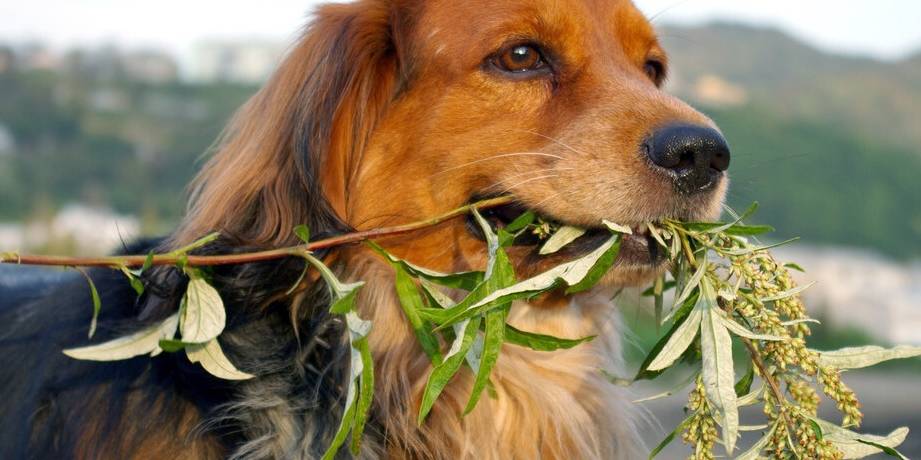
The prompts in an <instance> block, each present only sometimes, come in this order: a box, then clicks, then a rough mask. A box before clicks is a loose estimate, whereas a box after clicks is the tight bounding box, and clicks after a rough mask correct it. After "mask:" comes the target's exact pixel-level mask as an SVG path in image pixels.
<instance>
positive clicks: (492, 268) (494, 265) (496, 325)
mask: <svg viewBox="0 0 921 460" xmlns="http://www.w3.org/2000/svg"><path fill="white" fill-rule="evenodd" d="M473 214H474V217H475V218H476V220H477V223H479V224H480V228H482V230H483V234H484V235H485V236H486V242H487V252H488V262H487V267H486V275H485V276H486V279H485V280H484V281H483V283H484V284H485V285H486V291H484V292H485V293H492V292H495V291H497V290H499V289H501V288H505V287H508V286H510V285H512V284H515V269H514V268H513V267H512V263H511V261H509V259H508V255H506V253H505V251H504V250H502V248H501V247H500V244H499V240H498V237H497V236H496V235H495V234H493V232H492V228H491V227H490V226H489V223H487V222H486V220H485V219H483V217H482V216H481V215H480V213H478V212H476V211H474V212H473ZM510 309H511V303H508V304H506V305H505V306H503V307H501V308H497V309H495V310H492V311H490V312H489V313H487V314H486V321H485V322H486V332H485V334H484V337H483V349H482V353H481V354H480V359H479V365H478V366H477V367H476V369H475V370H476V378H475V380H474V382H473V390H472V391H471V392H470V399H469V400H468V401H467V407H466V408H465V409H464V413H465V414H469V413H470V412H472V411H473V409H474V408H475V407H476V404H477V402H478V401H479V400H480V396H481V395H482V393H483V390H484V389H485V388H486V387H487V385H488V384H489V376H490V374H491V373H492V370H493V368H494V367H495V365H496V363H497V362H498V360H499V352H500V351H501V350H502V343H503V342H504V341H505V320H506V319H507V318H508V313H509V310H510ZM471 367H473V366H471Z"/></svg>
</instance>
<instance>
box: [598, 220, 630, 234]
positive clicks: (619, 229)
mask: <svg viewBox="0 0 921 460" xmlns="http://www.w3.org/2000/svg"><path fill="white" fill-rule="evenodd" d="M601 222H602V223H603V224H604V226H605V227H607V228H608V230H610V231H612V232H614V233H620V234H623V235H632V234H633V229H631V228H630V227H627V226H626V225H620V224H618V223H614V222H611V221H609V220H602V221H601Z"/></svg>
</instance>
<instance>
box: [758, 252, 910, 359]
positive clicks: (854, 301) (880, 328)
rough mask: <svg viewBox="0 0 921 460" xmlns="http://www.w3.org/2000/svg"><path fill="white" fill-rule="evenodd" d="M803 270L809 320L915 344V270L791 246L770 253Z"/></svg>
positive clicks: (870, 256) (869, 256) (866, 255)
mask: <svg viewBox="0 0 921 460" xmlns="http://www.w3.org/2000/svg"><path fill="white" fill-rule="evenodd" d="M775 253H776V254H777V256H778V258H780V259H782V260H786V261H795V262H796V263H798V264H800V265H801V266H803V268H805V269H806V273H805V274H798V273H797V274H796V277H797V278H798V281H799V282H800V283H810V282H813V281H815V282H816V284H815V286H813V287H812V288H810V289H809V290H807V291H806V292H805V293H804V295H803V300H804V301H805V302H806V305H807V306H809V308H810V310H811V311H812V312H813V314H814V315H819V316H822V317H824V318H825V319H826V321H828V322H830V323H831V325H832V326H853V327H856V328H859V329H862V330H865V331H867V332H868V333H870V334H872V335H874V336H876V337H878V338H880V339H883V340H885V341H887V342H890V343H893V344H921V265H919V264H918V263H914V264H907V263H898V262H894V261H891V260H888V259H885V258H883V257H881V256H879V255H876V254H874V253H871V252H868V251H861V250H856V249H842V248H816V247H809V246H805V245H802V244H794V245H792V246H788V247H785V248H782V249H778V250H776V252H775Z"/></svg>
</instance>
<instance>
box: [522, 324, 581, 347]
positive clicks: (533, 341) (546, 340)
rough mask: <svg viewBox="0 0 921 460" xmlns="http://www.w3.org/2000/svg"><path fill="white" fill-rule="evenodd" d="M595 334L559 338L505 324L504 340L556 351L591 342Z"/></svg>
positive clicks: (523, 345)
mask: <svg viewBox="0 0 921 460" xmlns="http://www.w3.org/2000/svg"><path fill="white" fill-rule="evenodd" d="M594 339H595V336H591V337H583V338H581V339H561V338H559V337H553V336H550V335H544V334H535V333H533V332H525V331H522V330H520V329H516V328H514V327H512V326H511V325H508V324H506V325H505V341H506V342H507V343H510V344H513V345H518V346H522V347H527V348H530V349H532V350H536V351H556V350H568V349H570V348H574V347H577V346H579V345H582V344H583V343H586V342H591V341H592V340H594Z"/></svg>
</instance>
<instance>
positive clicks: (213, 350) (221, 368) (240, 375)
mask: <svg viewBox="0 0 921 460" xmlns="http://www.w3.org/2000/svg"><path fill="white" fill-rule="evenodd" d="M185 352H186V355H187V356H188V357H189V361H191V362H193V363H199V364H201V367H203V368H205V370H206V371H208V373H209V374H211V375H213V376H215V377H217V378H221V379H224V380H247V379H251V378H253V377H255V376H254V375H252V374H247V373H246V372H242V371H240V370H238V369H237V368H236V367H235V366H234V365H233V363H231V362H230V360H229V359H227V356H225V355H224V351H223V350H222V349H221V344H220V343H218V341H217V339H216V338H215V339H211V340H210V341H208V342H207V343H203V344H202V343H199V344H193V345H187V346H186V347H185Z"/></svg>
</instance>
